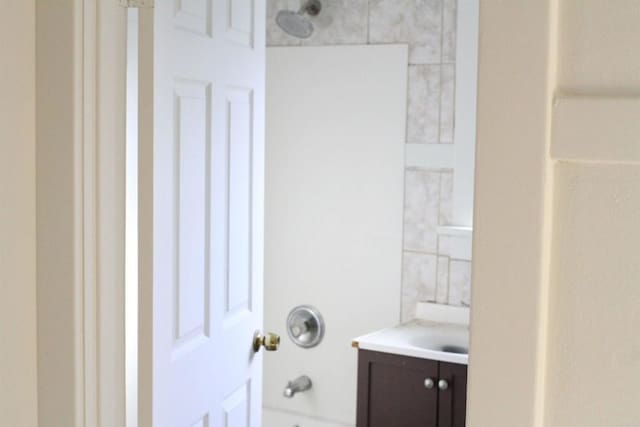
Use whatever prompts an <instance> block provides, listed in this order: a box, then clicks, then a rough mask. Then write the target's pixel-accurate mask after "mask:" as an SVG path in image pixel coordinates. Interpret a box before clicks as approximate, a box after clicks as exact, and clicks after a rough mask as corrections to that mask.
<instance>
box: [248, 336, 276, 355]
mask: <svg viewBox="0 0 640 427" xmlns="http://www.w3.org/2000/svg"><path fill="white" fill-rule="evenodd" d="M260 347H264V349H265V350H266V351H276V350H277V349H278V348H279V347H280V335H277V334H274V333H271V332H269V333H266V334H264V335H262V334H260V332H256V333H255V335H254V336H253V351H255V352H256V353H257V352H259V351H260Z"/></svg>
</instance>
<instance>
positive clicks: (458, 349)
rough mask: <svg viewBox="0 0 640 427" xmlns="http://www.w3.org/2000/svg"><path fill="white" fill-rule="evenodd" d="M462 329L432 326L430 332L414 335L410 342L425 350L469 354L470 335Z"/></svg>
mask: <svg viewBox="0 0 640 427" xmlns="http://www.w3.org/2000/svg"><path fill="white" fill-rule="evenodd" d="M465 332H466V331H463V330H461V329H458V328H456V329H453V328H447V329H444V328H443V329H436V328H430V330H429V331H428V333H425V334H421V335H418V336H413V337H410V338H409V339H408V344H409V345H413V346H415V347H420V348H423V349H425V350H433V351H442V352H445V353H455V354H468V353H469V348H468V347H467V343H468V341H469V340H468V335H467V334H466V333H465Z"/></svg>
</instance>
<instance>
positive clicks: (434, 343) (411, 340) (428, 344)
mask: <svg viewBox="0 0 640 427" xmlns="http://www.w3.org/2000/svg"><path fill="white" fill-rule="evenodd" d="M438 310H441V309H440V308H438ZM438 320H439V321H433V320H424V319H418V320H414V321H411V322H409V323H404V324H401V325H398V326H394V327H392V328H387V329H383V330H381V331H377V332H373V333H371V334H367V335H363V336H360V337H358V338H356V339H354V341H353V345H354V346H355V347H358V348H359V349H361V350H371V351H379V352H383V353H392V354H399V355H404V356H411V357H419V358H422V359H432V360H440V361H444V362H451V363H460V364H465V365H466V364H467V363H468V360H469V356H468V354H467V353H468V349H469V327H468V325H466V324H460V323H447V322H446V319H445V318H442V316H440V317H439V318H438Z"/></svg>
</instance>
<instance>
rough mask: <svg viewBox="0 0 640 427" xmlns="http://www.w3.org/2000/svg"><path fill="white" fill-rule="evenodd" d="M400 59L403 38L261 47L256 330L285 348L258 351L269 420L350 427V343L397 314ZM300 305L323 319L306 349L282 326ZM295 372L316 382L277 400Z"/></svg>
mask: <svg viewBox="0 0 640 427" xmlns="http://www.w3.org/2000/svg"><path fill="white" fill-rule="evenodd" d="M407 57H408V49H407V47H406V45H386V46H331V47H328V46H322V47H310V48H307V49H296V48H287V47H283V48H272V49H270V50H269V51H268V52H267V69H268V70H269V72H268V73H267V85H266V88H267V90H266V93H267V97H266V98H267V108H266V111H267V116H266V143H267V147H268V149H267V153H266V175H265V181H266V182H265V184H266V185H265V195H266V200H265V297H264V305H265V310H264V325H265V326H264V327H265V329H266V330H269V331H273V332H276V333H278V334H280V335H281V337H282V343H281V347H280V349H279V350H278V351H277V352H276V353H269V354H265V357H264V382H263V390H264V400H263V404H264V407H265V408H266V409H268V410H267V411H265V416H264V425H265V426H266V427H282V426H292V425H301V426H305V427H310V426H311V425H314V424H315V425H323V426H327V427H329V426H335V425H351V426H353V425H354V424H355V414H356V398H355V397H356V384H357V351H356V350H355V349H353V348H352V347H351V343H352V340H353V339H354V338H355V337H358V336H360V335H363V334H366V333H369V332H371V331H372V330H378V329H382V328H385V327H389V326H390V325H394V324H396V323H398V319H399V318H400V282H399V281H398V280H397V278H398V277H400V275H401V265H402V260H401V253H400V248H401V247H402V188H403V156H404V151H403V138H404V129H405V119H406V111H405V107H406V104H405V94H406V92H407V79H406V76H407ZM380 81H387V82H388V83H387V84H385V85H383V86H381V85H380V84H379V82H380ZM336 100H339V102H336ZM345 117H348V120H345ZM326 123H333V125H332V126H326V125H324V124H326ZM365 171H375V173H372V174H368V173H363V172H365ZM354 172H355V173H354ZM363 296H366V298H363ZM302 304H311V305H313V306H315V307H317V308H318V310H319V311H320V312H321V313H322V316H323V318H324V320H325V323H326V332H325V334H324V338H323V340H322V342H321V344H320V345H318V346H317V347H313V348H310V349H305V348H300V347H298V346H296V345H294V344H293V342H292V340H291V339H289V337H288V336H287V332H286V318H287V314H288V313H289V312H290V310H291V309H293V308H294V307H296V306H298V305H302ZM300 375H307V376H309V377H310V378H311V380H312V382H313V387H312V389H311V390H308V391H306V392H304V393H301V394H299V395H296V396H295V397H293V398H286V397H284V396H283V391H284V388H285V386H286V384H287V382H288V381H291V380H293V379H295V378H297V377H298V376H300ZM310 419H313V420H310Z"/></svg>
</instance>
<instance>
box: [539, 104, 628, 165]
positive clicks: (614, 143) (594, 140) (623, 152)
mask: <svg viewBox="0 0 640 427" xmlns="http://www.w3.org/2000/svg"><path fill="white" fill-rule="evenodd" d="M638 135H640V97H638V96H604V95H598V96H594V95H563V94H558V95H556V98H555V99H554V103H553V128H552V135H551V137H552V139H551V156H552V157H553V158H554V159H556V160H571V161H582V162H604V163H638V162H640V144H629V141H634V140H636V139H637V138H638ZM602 141H607V143H606V144H603V143H602Z"/></svg>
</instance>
